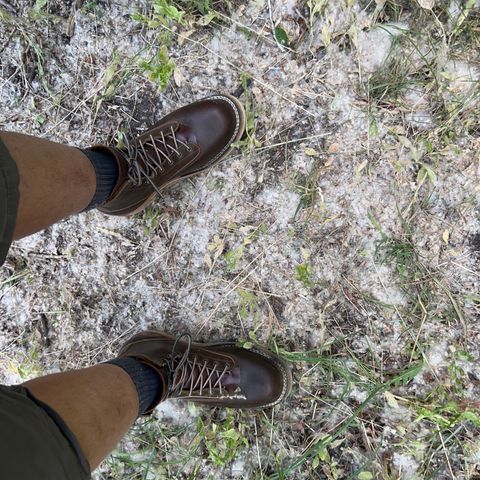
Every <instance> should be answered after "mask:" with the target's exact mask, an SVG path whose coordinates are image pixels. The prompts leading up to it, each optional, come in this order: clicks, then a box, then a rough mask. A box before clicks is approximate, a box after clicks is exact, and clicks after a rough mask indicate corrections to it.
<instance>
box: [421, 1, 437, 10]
mask: <svg viewBox="0 0 480 480" xmlns="http://www.w3.org/2000/svg"><path fill="white" fill-rule="evenodd" d="M418 3H419V5H420V6H421V7H422V8H424V9H425V10H431V9H432V8H433V7H434V6H435V0H418Z"/></svg>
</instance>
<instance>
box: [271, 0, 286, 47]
mask: <svg viewBox="0 0 480 480" xmlns="http://www.w3.org/2000/svg"><path fill="white" fill-rule="evenodd" d="M268 16H269V18H270V24H271V25H272V35H273V38H274V39H275V42H277V45H278V47H279V48H280V50H281V51H282V52H283V51H284V48H283V45H281V44H280V42H279V41H278V39H277V36H276V35H275V22H274V21H273V12H272V0H268Z"/></svg>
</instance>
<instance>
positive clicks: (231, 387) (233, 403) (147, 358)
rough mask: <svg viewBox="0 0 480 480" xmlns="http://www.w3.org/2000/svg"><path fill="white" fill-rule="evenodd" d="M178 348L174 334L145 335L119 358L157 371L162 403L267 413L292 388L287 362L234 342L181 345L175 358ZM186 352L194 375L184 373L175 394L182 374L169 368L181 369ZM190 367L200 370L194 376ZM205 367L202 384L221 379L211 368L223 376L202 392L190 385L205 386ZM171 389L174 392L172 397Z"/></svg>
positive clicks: (266, 352)
mask: <svg viewBox="0 0 480 480" xmlns="http://www.w3.org/2000/svg"><path fill="white" fill-rule="evenodd" d="M174 344H175V339H174V338H173V337H171V336H170V335H167V334H164V333H157V332H142V333H140V334H137V335H135V336H134V337H133V338H131V339H130V340H128V341H127V343H126V344H125V345H124V346H123V348H122V349H121V351H120V354H119V356H120V357H133V358H135V359H137V360H138V361H140V362H143V363H145V364H148V365H150V366H151V367H153V368H155V369H156V370H157V372H159V374H160V376H161V378H162V382H163V392H162V396H161V398H160V401H163V400H166V399H167V398H185V399H187V400H189V401H193V402H197V403H205V404H210V405H214V406H225V407H234V408H266V407H270V406H273V405H275V404H276V403H278V402H280V401H281V400H283V399H284V398H285V397H286V396H287V395H288V393H289V391H290V389H291V383H292V380H291V373H290V370H289V368H288V366H287V365H286V363H285V362H283V361H282V360H281V359H280V358H278V357H277V356H276V355H274V354H273V353H271V352H268V351H266V350H263V349H261V348H257V347H254V348H252V349H245V348H242V347H239V346H237V345H236V344H235V342H221V343H212V344H198V343H191V344H189V343H188V342H186V341H178V342H177V345H176V348H175V355H173V357H172V349H173V346H174ZM185 352H187V355H188V359H189V362H190V363H189V368H190V371H189V372H187V373H185V374H184V379H185V380H186V381H185V383H184V384H183V385H182V388H181V389H179V390H175V389H176V386H177V385H178V380H179V379H178V378H177V374H178V375H179V373H178V372H174V371H172V370H171V369H170V367H169V365H170V364H172V361H173V364H175V365H178V363H179V362H180V357H182V355H185ZM192 365H196V366H197V367H195V368H196V370H195V368H194V374H193V375H191V373H192V371H191V366H192ZM202 365H205V366H208V369H207V367H205V369H204V370H203V374H202V375H204V378H203V380H210V379H212V378H213V380H215V379H216V378H217V377H216V376H215V375H213V374H212V369H214V371H215V372H223V375H222V376H221V381H220V383H221V385H220V386H217V387H215V388H211V389H208V388H207V387H205V391H203V392H200V391H199V388H192V385H193V386H194V385H197V384H201V383H202V382H201V381H200V380H201V379H199V378H198V375H199V373H200V372H201V371H202V370H201V368H200V366H202ZM183 373H184V372H183ZM208 375H210V377H209V378H207V376H208ZM197 380H198V381H197ZM203 383H205V382H203ZM207 383H208V382H207ZM214 384H215V381H212V382H210V386H211V387H213V386H214ZM219 387H221V388H219ZM172 389H173V390H175V392H174V393H172Z"/></svg>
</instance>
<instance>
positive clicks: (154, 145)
mask: <svg viewBox="0 0 480 480" xmlns="http://www.w3.org/2000/svg"><path fill="white" fill-rule="evenodd" d="M244 127H245V114H244V111H243V107H242V106H241V104H240V103H239V102H238V100H236V99H235V98H233V97H230V96H228V95H216V96H213V97H208V98H206V99H203V100H199V101H197V102H194V103H191V104H190V105H186V106H184V107H182V108H180V109H178V110H175V111H174V112H172V113H170V114H169V115H167V116H166V117H164V118H162V120H160V121H159V122H158V123H156V124H155V125H154V126H152V127H151V128H150V129H148V130H147V131H146V132H144V133H143V134H142V135H140V136H139V137H137V138H136V139H135V140H134V141H133V142H131V144H130V145H128V148H123V149H118V148H115V147H109V146H105V145H98V146H95V147H92V150H97V151H102V152H104V153H108V154H109V155H111V156H113V157H114V158H115V159H116V161H117V163H118V165H119V172H120V175H119V180H118V182H117V185H116V186H115V188H114V190H113V192H112V194H111V196H110V198H109V199H108V200H107V202H106V203H105V204H104V205H102V206H101V207H100V208H99V210H100V211H102V212H104V213H108V214H110V215H130V214H133V213H136V212H138V211H140V210H142V209H143V208H145V207H146V206H147V205H148V204H149V203H151V202H152V201H153V199H154V198H155V196H156V194H157V193H159V192H160V191H161V190H162V189H163V188H165V187H167V186H169V185H172V184H173V183H175V182H177V181H179V180H181V179H182V178H185V177H188V176H190V175H194V174H196V173H200V172H202V171H204V170H206V169H207V168H209V167H211V166H212V165H214V164H215V163H217V162H219V161H220V160H221V159H222V158H224V157H225V155H226V154H227V153H228V152H229V151H230V149H231V146H232V144H233V143H235V142H236V141H237V140H239V139H240V137H241V135H242V134H243V131H244ZM135 170H136V171H137V172H138V171H142V172H143V173H142V175H141V178H140V180H141V181H136V180H137V178H135V179H134V180H135V181H132V173H135ZM132 171H133V172H132Z"/></svg>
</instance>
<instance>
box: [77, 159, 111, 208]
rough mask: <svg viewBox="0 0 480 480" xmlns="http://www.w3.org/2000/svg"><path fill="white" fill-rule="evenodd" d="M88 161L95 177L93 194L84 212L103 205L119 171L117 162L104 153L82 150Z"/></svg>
mask: <svg viewBox="0 0 480 480" xmlns="http://www.w3.org/2000/svg"><path fill="white" fill-rule="evenodd" d="M82 153H83V154H84V155H85V156H86V157H87V158H88V159H89V160H90V162H91V164H92V166H93V168H94V170H95V176H96V189H95V194H94V196H93V198H92V200H91V201H90V203H89V204H88V206H87V207H86V208H85V210H84V211H88V210H91V209H93V208H96V207H98V206H100V205H102V204H103V203H105V202H106V201H107V200H108V199H109V197H110V195H111V193H112V191H113V189H114V188H115V185H116V184H117V181H118V176H119V170H118V164H117V160H116V159H115V158H114V157H112V156H110V155H108V153H106V152H104V151H98V150H82Z"/></svg>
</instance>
